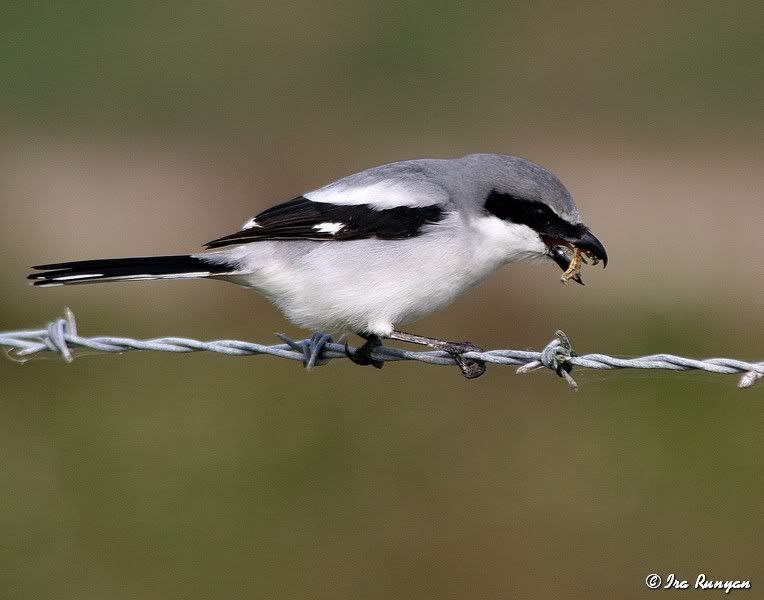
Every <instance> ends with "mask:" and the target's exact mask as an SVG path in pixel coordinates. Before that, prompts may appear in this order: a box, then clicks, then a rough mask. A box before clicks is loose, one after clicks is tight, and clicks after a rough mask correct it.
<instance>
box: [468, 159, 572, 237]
mask: <svg viewBox="0 0 764 600" xmlns="http://www.w3.org/2000/svg"><path fill="white" fill-rule="evenodd" d="M459 161H460V162H461V163H462V165H463V167H464V169H465V173H469V174H470V175H469V176H470V177H471V178H474V179H476V180H478V181H480V184H481V187H482V188H483V189H484V191H486V192H487V193H488V194H490V193H491V192H494V193H496V194H499V195H502V196H505V197H506V198H507V201H508V202H511V201H512V200H511V199H513V198H516V199H522V200H527V201H532V202H540V203H543V204H545V205H546V206H548V207H549V208H551V209H552V210H553V211H554V212H555V213H556V214H557V215H558V216H559V217H561V218H562V219H564V220H565V221H568V222H569V223H574V224H575V223H580V222H581V215H580V213H579V212H578V208H577V207H576V205H575V203H574V202H573V198H572V196H571V195H570V192H568V190H567V189H566V188H565V186H564V185H563V184H562V182H561V181H560V180H559V179H558V178H557V177H556V176H555V175H554V174H553V173H550V172H549V171H547V170H546V169H545V168H544V167H542V166H540V165H537V164H536V163H533V162H531V161H529V160H526V159H524V158H518V157H516V156H508V155H503V154H469V155H467V156H465V157H463V158H461V159H459Z"/></svg>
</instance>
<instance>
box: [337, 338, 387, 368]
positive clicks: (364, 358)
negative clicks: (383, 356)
mask: <svg viewBox="0 0 764 600" xmlns="http://www.w3.org/2000/svg"><path fill="white" fill-rule="evenodd" d="M381 345H382V342H380V341H376V340H367V341H366V343H365V344H364V345H363V346H361V347H360V348H358V349H357V350H356V351H355V352H351V350H350V346H349V345H348V343H347V342H345V355H346V356H347V357H348V358H349V359H350V360H351V361H352V362H354V363H355V364H357V365H361V366H363V367H365V366H368V365H371V366H372V367H374V368H375V369H381V368H382V367H383V366H384V363H383V362H382V361H381V360H376V359H374V358H372V357H371V353H372V352H373V351H374V349H375V348H379V347H380V346H381Z"/></svg>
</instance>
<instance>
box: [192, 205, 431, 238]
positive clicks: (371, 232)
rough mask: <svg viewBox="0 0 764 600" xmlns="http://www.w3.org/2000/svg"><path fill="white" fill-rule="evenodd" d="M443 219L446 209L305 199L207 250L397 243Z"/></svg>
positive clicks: (279, 208)
mask: <svg viewBox="0 0 764 600" xmlns="http://www.w3.org/2000/svg"><path fill="white" fill-rule="evenodd" d="M444 217H445V207H444V206H443V205H442V204H440V203H436V204H431V205H428V206H394V207H391V208H375V207H374V206H373V205H370V204H332V203H329V202H314V201H312V200H309V199H308V198H306V197H304V196H300V197H298V198H295V199H294V200H290V201H289V202H285V203H284V204H279V205H278V206H274V207H272V208H269V209H267V210H265V211H263V212H261V213H260V214H259V215H257V216H256V217H255V218H254V219H252V220H250V221H249V222H248V223H247V224H246V225H245V226H244V229H242V230H241V231H237V232H236V233H233V234H231V235H227V236H225V237H222V238H219V239H216V240H213V241H211V242H208V243H207V244H206V246H207V248H221V247H223V246H231V245H236V244H247V243H250V242H258V241H263V240H319V241H327V240H340V241H342V240H360V239H366V238H378V239H384V240H396V239H405V238H411V237H414V236H417V235H419V234H420V233H421V232H422V228H423V227H424V226H425V225H426V224H428V223H436V222H438V221H440V220H442V219H443V218H444Z"/></svg>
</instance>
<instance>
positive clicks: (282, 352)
mask: <svg viewBox="0 0 764 600" xmlns="http://www.w3.org/2000/svg"><path fill="white" fill-rule="evenodd" d="M277 335H278V336H279V337H280V338H281V339H282V341H283V343H282V344H272V345H268V344H257V343H254V342H245V341H239V340H213V341H208V342H203V341H199V340H193V339H188V338H180V337H163V338H155V339H148V340H136V339H132V338H125V337H112V336H100V337H82V336H80V335H79V334H78V333H77V324H76V322H75V319H74V314H73V313H72V311H71V310H69V309H66V316H65V317H64V318H63V319H56V320H55V321H52V322H51V323H49V324H48V326H47V327H45V328H44V329H32V330H22V331H10V332H6V333H0V347H5V348H7V349H8V352H7V354H8V356H9V357H10V358H12V359H14V360H17V361H21V362H24V361H25V360H28V359H29V358H30V357H32V356H34V355H37V354H40V353H55V354H59V355H60V356H61V357H63V359H64V360H66V361H67V362H71V361H72V360H74V358H75V352H76V350H78V349H88V350H91V351H95V352H128V351H133V350H151V351H155V352H179V353H185V352H216V353H218V354H225V355H228V356H252V355H262V354H266V355H269V356H275V357H278V358H287V359H290V360H299V361H302V362H303V364H304V365H305V366H306V367H313V366H316V365H320V364H323V363H324V362H326V361H328V360H333V359H338V358H347V355H346V353H345V345H344V344H337V343H334V342H333V341H332V340H331V338H330V337H329V336H328V335H326V334H322V333H315V334H313V336H312V337H311V338H309V339H306V340H292V339H290V338H288V337H286V336H285V335H283V334H277ZM351 350H352V349H351ZM372 356H373V358H374V359H376V360H379V361H383V362H392V361H399V360H415V361H418V362H423V363H427V364H431V365H451V366H453V365H455V364H456V363H455V361H454V359H453V357H452V356H450V355H449V354H448V353H447V352H443V351H439V350H433V351H427V352H412V351H410V350H401V349H399V348H391V347H387V346H383V347H380V348H378V349H375V350H374V352H373V353H372ZM464 356H465V357H468V358H472V359H477V360H481V361H484V362H486V363H490V364H495V365H515V366H519V367H520V368H519V369H518V370H517V372H518V373H527V372H529V371H533V370H536V369H541V368H548V369H551V370H553V371H554V372H555V373H557V374H558V375H559V376H560V377H562V378H564V379H565V381H566V382H567V383H568V385H569V386H570V387H571V388H572V389H574V390H575V389H577V387H578V386H577V384H576V382H575V380H574V379H573V377H572V376H571V375H570V371H571V370H572V368H573V367H577V368H585V369H660V370H668V371H693V370H697V371H707V372H710V373H720V374H742V377H741V379H740V381H739V383H738V387H740V388H749V387H751V386H753V385H754V384H755V383H756V382H757V381H759V380H760V379H762V378H764V362H757V363H752V362H746V361H742V360H736V359H732V358H707V359H704V360H697V359H692V358H685V357H682V356H675V355H673V354H651V355H649V356H640V357H634V358H619V357H614V356H608V355H606V354H585V355H583V356H579V355H577V354H576V353H575V352H574V351H573V348H572V345H571V343H570V340H569V339H568V337H567V336H566V335H565V334H564V333H563V332H561V331H558V332H557V333H556V334H555V338H554V339H553V340H552V341H551V342H550V343H549V344H548V345H547V346H546V347H545V348H544V349H543V350H542V351H540V352H535V351H529V350H488V351H485V352H468V353H466V354H465V355H464Z"/></svg>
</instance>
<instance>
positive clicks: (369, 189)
mask: <svg viewBox="0 0 764 600" xmlns="http://www.w3.org/2000/svg"><path fill="white" fill-rule="evenodd" d="M303 197H304V198H307V199H308V200H312V201H313V202H324V203H327V204H340V205H345V206H348V205H357V204H367V205H369V206H371V207H372V208H374V209H376V210H386V209H390V208H397V207H399V206H408V207H412V208H414V207H418V206H432V205H433V204H440V203H443V202H446V201H447V200H448V194H447V193H446V192H445V190H444V189H443V188H441V187H440V186H438V185H434V184H429V183H420V182H412V181H390V180H382V181H378V182H375V183H370V184H362V185H353V184H352V183H351V184H347V183H343V182H342V181H339V182H337V183H332V184H329V185H327V186H326V187H322V188H319V189H317V190H314V191H312V192H308V193H307V194H303Z"/></svg>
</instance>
